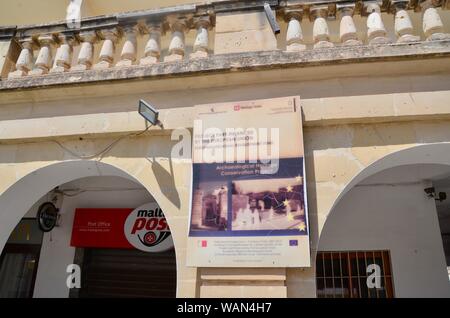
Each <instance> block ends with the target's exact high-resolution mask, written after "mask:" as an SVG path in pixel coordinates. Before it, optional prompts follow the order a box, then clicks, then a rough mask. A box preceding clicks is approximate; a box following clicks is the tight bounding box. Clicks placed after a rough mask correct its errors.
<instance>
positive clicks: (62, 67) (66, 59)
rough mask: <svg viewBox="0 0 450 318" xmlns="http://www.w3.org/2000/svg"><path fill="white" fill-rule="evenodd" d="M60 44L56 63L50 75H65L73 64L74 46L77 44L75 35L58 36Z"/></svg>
mask: <svg viewBox="0 0 450 318" xmlns="http://www.w3.org/2000/svg"><path fill="white" fill-rule="evenodd" d="M58 41H59V43H60V45H59V47H58V49H57V50H56V54H55V61H54V63H53V67H52V69H51V70H50V73H63V72H67V71H69V70H70V66H71V64H72V53H73V46H74V45H75V44H76V43H77V42H76V40H75V37H74V36H73V35H65V34H60V35H58Z"/></svg>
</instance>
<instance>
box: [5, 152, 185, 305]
mask: <svg viewBox="0 0 450 318" xmlns="http://www.w3.org/2000/svg"><path fill="white" fill-rule="evenodd" d="M136 160H138V161H139V160H141V159H138V158H130V159H129V160H125V161H117V162H112V163H106V162H100V161H94V160H66V161H57V162H51V163H42V164H33V165H32V167H31V166H26V167H22V169H24V170H26V173H25V174H24V175H23V176H22V177H20V178H19V179H18V180H17V181H16V182H13V183H12V184H10V185H9V186H8V187H7V188H6V189H5V190H4V191H3V192H0V251H1V250H3V247H4V245H5V244H6V241H7V240H8V237H9V235H10V233H11V232H12V231H13V229H14V227H15V226H16V225H17V223H18V222H19V221H20V219H21V218H22V217H23V216H24V215H25V213H26V212H27V211H28V210H29V209H30V207H31V206H32V205H33V204H34V203H35V202H36V201H38V200H39V198H41V197H42V196H44V195H45V194H46V193H47V192H48V191H50V190H51V189H53V188H55V187H56V186H58V185H61V184H63V183H67V182H70V181H72V180H76V179H80V178H84V177H95V176H117V177H122V178H125V179H129V180H131V181H134V182H136V183H137V184H140V185H142V186H143V187H144V188H145V189H146V190H147V191H148V192H149V193H150V194H151V195H152V196H153V198H154V199H155V200H156V202H158V204H159V205H160V206H161V208H162V209H163V211H164V213H165V215H166V218H167V222H168V224H169V227H170V228H171V229H172V236H173V241H174V246H175V254H176V264H177V265H176V266H177V296H180V295H182V294H180V288H181V287H180V282H184V281H185V280H186V278H185V277H183V276H185V274H186V273H187V271H186V270H184V267H185V261H184V259H183V258H184V250H185V247H184V244H185V243H184V239H183V236H184V235H185V233H184V232H183V231H181V233H179V231H178V230H175V231H174V229H179V228H181V227H180V226H179V223H180V216H179V215H177V213H176V211H177V210H178V209H177V208H176V207H174V204H171V201H170V200H168V199H167V197H166V196H165V195H164V194H163V191H162V190H161V189H160V186H159V184H158V181H156V180H151V178H149V176H148V175H143V174H142V173H141V172H142V168H140V169H137V170H136V166H144V167H148V165H149V162H147V161H144V162H140V161H139V162H136ZM129 161H132V162H129ZM17 165H21V164H17ZM16 168H17V167H16ZM133 168H134V170H133ZM22 171H23V170H22ZM0 191H1V189H0ZM18 193H20V195H19V196H18ZM18 197H19V198H20V199H19V200H18ZM181 221H184V220H183V218H182V219H181ZM186 222H187V221H186ZM175 225H177V226H175ZM186 228H187V225H186ZM189 278H191V277H189ZM192 296H193V295H192Z"/></svg>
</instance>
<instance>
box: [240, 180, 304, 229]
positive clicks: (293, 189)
mask: <svg viewBox="0 0 450 318" xmlns="http://www.w3.org/2000/svg"><path fill="white" fill-rule="evenodd" d="M231 193H232V194H231V195H232V225H231V230H233V231H243V230H282V229H286V230H288V229H298V230H300V231H306V217H305V202H304V192H303V178H302V177H301V176H298V177H295V178H279V179H255V180H241V181H233V183H232V188H231Z"/></svg>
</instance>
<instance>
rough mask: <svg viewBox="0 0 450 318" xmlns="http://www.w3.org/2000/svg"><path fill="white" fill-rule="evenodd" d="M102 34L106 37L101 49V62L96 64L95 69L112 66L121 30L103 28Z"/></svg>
mask: <svg viewBox="0 0 450 318" xmlns="http://www.w3.org/2000/svg"><path fill="white" fill-rule="evenodd" d="M101 36H102V38H103V39H104V41H103V44H102V49H101V50H100V55H99V62H98V63H96V64H95V65H94V67H93V68H94V69H95V70H99V69H105V68H110V67H111V66H112V65H113V62H114V52H115V49H116V44H117V40H118V38H119V32H118V31H117V29H115V28H114V29H108V30H102V31H101Z"/></svg>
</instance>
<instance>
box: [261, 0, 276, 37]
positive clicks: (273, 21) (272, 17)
mask: <svg viewBox="0 0 450 318" xmlns="http://www.w3.org/2000/svg"><path fill="white" fill-rule="evenodd" d="M264 12H265V13H266V17H267V20H269V23H270V27H271V28H272V31H273V33H275V34H278V33H280V26H279V25H278V22H277V19H276V18H275V15H274V14H273V11H272V9H271V8H270V5H269V4H268V3H267V2H266V3H264Z"/></svg>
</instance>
